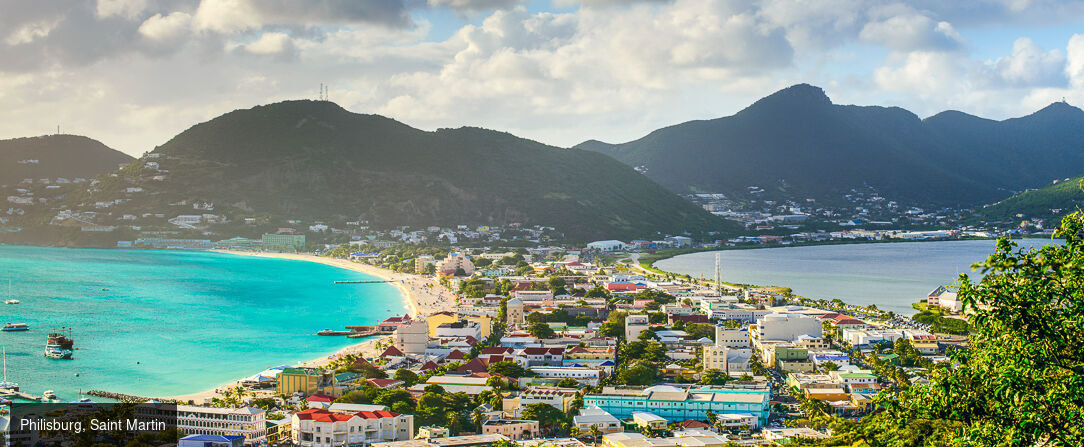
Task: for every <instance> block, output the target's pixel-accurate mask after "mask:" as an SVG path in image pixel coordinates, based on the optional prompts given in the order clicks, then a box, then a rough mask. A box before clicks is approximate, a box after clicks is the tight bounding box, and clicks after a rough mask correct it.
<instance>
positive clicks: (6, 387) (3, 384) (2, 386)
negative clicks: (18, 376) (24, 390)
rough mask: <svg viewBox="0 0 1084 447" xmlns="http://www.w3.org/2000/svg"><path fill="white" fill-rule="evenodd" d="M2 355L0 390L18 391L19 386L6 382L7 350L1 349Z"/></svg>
mask: <svg viewBox="0 0 1084 447" xmlns="http://www.w3.org/2000/svg"><path fill="white" fill-rule="evenodd" d="M0 349H3V353H4V354H3V355H4V381H3V382H0V389H3V390H8V391H19V384H17V383H15V382H8V348H7V347H3V348H0Z"/></svg>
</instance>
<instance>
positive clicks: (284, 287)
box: [0, 246, 405, 400]
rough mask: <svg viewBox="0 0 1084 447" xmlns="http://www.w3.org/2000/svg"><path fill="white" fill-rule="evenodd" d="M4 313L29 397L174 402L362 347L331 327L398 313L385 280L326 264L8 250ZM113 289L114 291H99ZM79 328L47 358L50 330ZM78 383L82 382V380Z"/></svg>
mask: <svg viewBox="0 0 1084 447" xmlns="http://www.w3.org/2000/svg"><path fill="white" fill-rule="evenodd" d="M9 278H10V279H12V281H13V286H14V287H13V289H14V295H15V298H16V299H18V300H20V301H21V304H17V305H6V304H3V305H0V324H2V323H6V322H24V323H28V324H29V325H30V327H31V329H30V331H28V332H0V344H2V345H4V346H5V347H6V349H7V375H8V380H11V381H14V382H17V383H18V384H19V385H20V386H21V387H22V390H23V391H24V392H28V393H31V394H36V395H40V394H41V392H42V391H44V390H49V389H51V390H54V391H56V393H57V394H58V395H59V396H60V398H61V399H63V400H74V399H75V398H76V397H78V396H77V395H78V391H79V390H84V391H86V390H92V389H96V390H105V391H115V392H123V393H129V394H136V395H143V396H171V395H180V394H189V393H194V392H199V391H203V390H206V389H210V388H212V387H215V386H217V385H220V384H223V383H227V382H230V381H232V380H236V379H239V378H241V377H243V376H247V375H251V374H255V373H257V372H259V371H262V370H263V369H265V368H267V367H271V366H276V365H281V364H294V363H296V362H299V361H308V360H312V359H313V358H317V357H320V356H323V355H328V354H331V353H334V352H335V351H337V350H339V349H340V348H342V347H344V346H346V345H349V344H351V343H357V342H358V340H356V339H347V338H345V337H321V336H317V335H316V332H317V331H319V330H320V329H324V328H332V329H343V327H344V326H346V325H364V324H373V323H375V322H378V321H380V320H383V319H384V318H386V317H388V316H391V315H401V314H403V313H404V312H405V306H404V303H403V300H402V297H401V295H400V293H399V291H398V290H397V289H396V288H395V287H393V286H391V285H389V284H384V283H376V284H351V285H346V284H339V285H336V284H333V281H335V280H370V279H376V278H374V277H372V276H369V275H365V274H362V273H357V272H353V271H349V270H344V269H339V268H336V267H331V266H327V265H323V264H317V263H311V262H304V261H292V260H281V259H270V258H256V257H249V256H235V255H227V254H219V253H209V252H186V251H149V250H114V249H65V248H42V247H19V246H0V293H3V294H4V296H5V298H4V299H5V300H6V299H7V298H6V295H7V280H8V279H9ZM103 289H109V290H103ZM60 326H69V327H72V328H74V338H75V346H76V347H77V348H78V350H77V351H75V360H53V359H48V358H46V357H45V356H43V355H42V353H43V351H44V347H45V339H46V334H47V333H48V332H49V330H50V329H51V328H55V327H60ZM76 374H78V376H76Z"/></svg>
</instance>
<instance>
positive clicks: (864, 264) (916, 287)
mask: <svg viewBox="0 0 1084 447" xmlns="http://www.w3.org/2000/svg"><path fill="white" fill-rule="evenodd" d="M1016 242H1017V243H1018V244H1019V245H1020V246H1021V247H1039V246H1042V245H1046V244H1050V243H1051V241H1050V240H1046V239H1022V240H1018V241H1016ZM994 247H995V241H992V240H971V241H931V242H896V243H882V244H849V245H814V246H801V247H783V248H761V249H751V250H723V251H720V252H718V253H722V255H721V256H722V260H721V261H722V270H723V281H727V282H734V283H742V284H755V285H760V286H783V287H790V288H791V289H792V290H793V291H794V293H795V294H797V295H801V296H805V297H810V298H815V299H833V298H839V299H841V300H843V301H844V302H847V303H850V304H860V305H869V304H876V305H877V307H878V308H881V309H885V310H891V311H894V312H896V313H898V314H904V315H912V314H914V313H915V312H916V311H915V310H914V309H913V308H912V307H911V303H914V302H917V301H918V300H920V299H922V298H925V297H926V295H927V294H929V292H930V291H932V290H934V289H936V288H937V287H938V286H941V285H949V284H952V283H953V282H954V281H955V280H956V278H957V277H958V275H959V274H960V273H967V274H969V275H971V276H972V278H973V279H978V275H977V273H975V272H972V271H971V265H972V264H975V263H977V262H981V261H984V260H985V259H986V258H987V257H988V256H989V255H990V254H991V253H993V251H994ZM715 253H717V252H700V253H691V254H687V255H681V256H675V257H673V258H669V259H664V260H661V261H659V262H657V263H655V266H656V267H658V268H660V269H663V270H666V271H670V272H676V273H681V274H689V275H692V276H693V277H701V276H703V277H704V278H707V279H711V278H714V277H715Z"/></svg>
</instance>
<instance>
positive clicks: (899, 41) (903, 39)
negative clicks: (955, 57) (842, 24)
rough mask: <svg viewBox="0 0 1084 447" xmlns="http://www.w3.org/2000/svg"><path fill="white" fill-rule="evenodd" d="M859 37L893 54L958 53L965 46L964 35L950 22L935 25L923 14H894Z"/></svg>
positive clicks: (863, 31)
mask: <svg viewBox="0 0 1084 447" xmlns="http://www.w3.org/2000/svg"><path fill="white" fill-rule="evenodd" d="M859 37H861V38H862V39H863V40H866V41H869V42H873V43H876V44H878V45H881V46H883V47H885V48H888V49H890V50H892V51H901V52H907V51H918V50H925V51H936V50H955V49H957V48H959V46H960V44H961V43H962V39H961V38H960V35H959V34H958V33H957V32H956V30H954V29H953V27H952V24H950V23H948V22H944V21H941V22H935V21H934V20H933V19H930V18H929V17H926V16H924V15H920V14H907V15H893V16H891V17H888V18H886V19H884V20H879V21H873V22H869V23H867V24H866V25H865V26H864V27H863V28H862V31H861V32H860V33H859Z"/></svg>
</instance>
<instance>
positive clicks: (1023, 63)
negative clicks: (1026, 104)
mask: <svg viewBox="0 0 1084 447" xmlns="http://www.w3.org/2000/svg"><path fill="white" fill-rule="evenodd" d="M1072 44H1073V43H1072V40H1070V41H1069V46H1070V48H1072ZM992 65H993V67H994V69H995V70H996V73H997V75H998V76H999V77H1000V78H1001V80H1003V81H1004V82H1005V83H1007V84H1009V85H1016V86H1055V85H1059V86H1060V85H1064V84H1065V72H1064V70H1065V55H1064V54H1062V52H1061V51H1059V50H1057V49H1053V50H1050V51H1046V50H1044V49H1043V48H1042V47H1040V46H1039V45H1038V44H1036V43H1035V42H1034V41H1032V40H1031V39H1028V38H1026V37H1021V38H1019V39H1016V42H1013V46H1012V53H1011V54H1009V55H1008V56H1004V57H1001V58H998V59H997V60H996V61H994V62H993V63H992Z"/></svg>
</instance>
